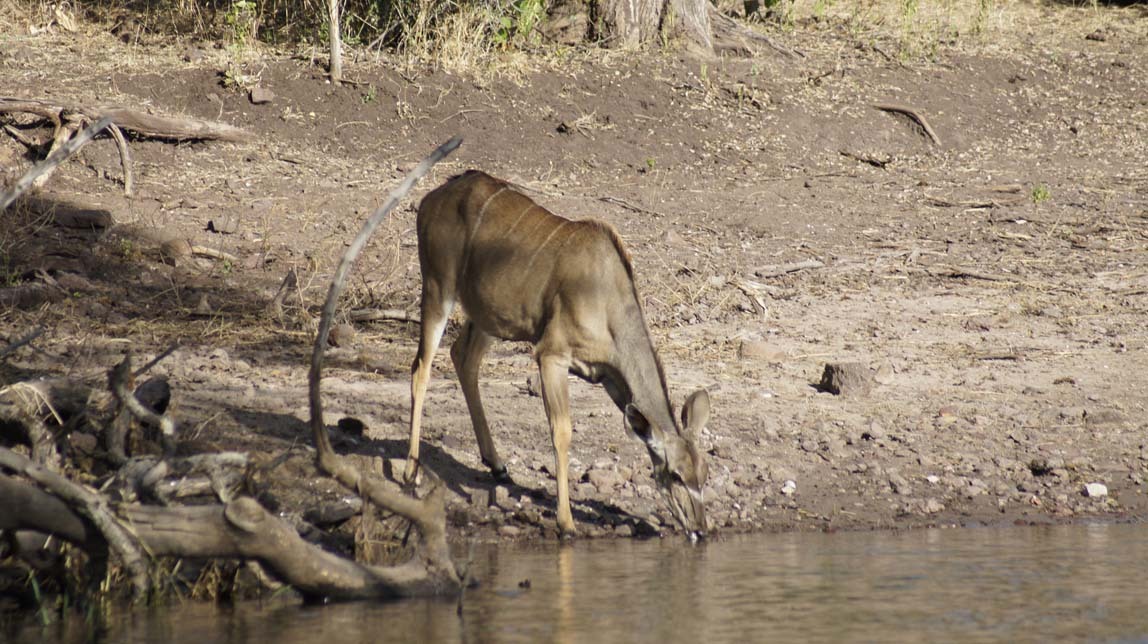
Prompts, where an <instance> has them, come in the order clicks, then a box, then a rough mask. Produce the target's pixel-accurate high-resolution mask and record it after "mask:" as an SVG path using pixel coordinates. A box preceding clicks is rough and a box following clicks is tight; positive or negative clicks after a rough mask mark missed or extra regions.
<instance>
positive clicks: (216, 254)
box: [191, 246, 239, 264]
mask: <svg viewBox="0 0 1148 644" xmlns="http://www.w3.org/2000/svg"><path fill="white" fill-rule="evenodd" d="M191 254H192V255H198V256H200V257H208V258H210V259H218V260H220V261H224V262H231V263H232V264H234V263H236V262H238V261H239V258H238V257H236V256H235V255H232V254H231V253H225V252H223V251H221V250H216V249H214V248H211V247H209V246H192V247H191Z"/></svg>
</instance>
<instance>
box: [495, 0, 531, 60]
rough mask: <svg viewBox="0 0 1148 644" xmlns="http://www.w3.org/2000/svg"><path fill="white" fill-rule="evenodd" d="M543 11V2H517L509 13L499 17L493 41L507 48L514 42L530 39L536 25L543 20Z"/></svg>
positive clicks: (518, 0)
mask: <svg viewBox="0 0 1148 644" xmlns="http://www.w3.org/2000/svg"><path fill="white" fill-rule="evenodd" d="M543 11H544V7H543V4H542V0H515V2H514V3H513V4H512V5H510V10H509V12H508V13H507V14H505V15H503V16H501V17H499V19H498V29H497V30H496V31H495V32H494V35H493V36H492V37H491V40H492V41H493V42H494V44H495V45H498V46H500V47H503V48H505V47H507V46H509V45H510V44H511V43H512V42H513V41H514V40H523V39H529V38H530V37H531V34H532V32H533V30H534V27H535V25H537V24H538V22H539V21H540V20H541V19H542V15H543Z"/></svg>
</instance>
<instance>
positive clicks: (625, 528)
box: [614, 523, 634, 537]
mask: <svg viewBox="0 0 1148 644" xmlns="http://www.w3.org/2000/svg"><path fill="white" fill-rule="evenodd" d="M614 534H615V535H617V536H619V537H632V536H634V526H632V525H630V524H629V523H623V524H621V525H619V526H618V527H616V528H614Z"/></svg>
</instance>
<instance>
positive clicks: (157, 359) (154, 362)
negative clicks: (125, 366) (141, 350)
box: [132, 342, 179, 378]
mask: <svg viewBox="0 0 1148 644" xmlns="http://www.w3.org/2000/svg"><path fill="white" fill-rule="evenodd" d="M178 348H179V343H178V342H176V343H175V344H173V345H171V346H170V347H168V348H166V349H164V351H163V353H161V354H159V355H158V356H156V357H154V358H152V359H151V360H149V361H148V362H147V364H145V365H144V366H142V367H140V368H139V369H136V370H135V371H133V372H132V377H133V378H135V377H137V376H142V375H143V374H145V373H147V371H148V370H149V369H151V368H152V367H154V366H156V365H157V364H159V363H160V361H161V360H163V359H164V358H166V357H168V356H170V355H171V354H173V353H175V350H176V349H178Z"/></svg>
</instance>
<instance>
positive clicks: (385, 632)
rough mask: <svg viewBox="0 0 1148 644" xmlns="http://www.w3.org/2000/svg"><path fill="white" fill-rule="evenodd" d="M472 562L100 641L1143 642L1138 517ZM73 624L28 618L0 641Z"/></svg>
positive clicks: (143, 616)
mask: <svg viewBox="0 0 1148 644" xmlns="http://www.w3.org/2000/svg"><path fill="white" fill-rule="evenodd" d="M473 566H474V569H475V570H476V571H477V573H478V575H479V576H480V578H481V579H482V580H483V581H484V583H483V584H482V586H480V587H479V588H477V589H473V590H470V591H468V592H467V594H466V596H465V598H464V600H463V601H462V603H461V609H460V606H459V604H458V603H457V602H454V601H449V602H444V601H405V602H398V603H390V604H368V603H355V604H344V605H335V606H325V607H301V606H299V605H298V604H293V603H286V602H277V603H263V604H245V605H242V606H238V607H230V608H217V607H210V606H201V605H190V606H184V607H179V608H174V609H172V608H165V609H159V610H152V611H136V612H132V613H127V614H124V615H123V616H122V617H120V618H118V620H117V623H116V624H115V625H114V626H113V627H112V630H111V631H110V632H108V633H106V634H105V635H104V636H103V637H102V638H101V639H103V640H105V641H114V642H186V643H194V644H207V643H209V642H272V643H274V644H294V643H296V642H300V643H301V642H327V643H331V644H334V643H335V642H385V641H394V642H424V641H427V642H429V641H445V642H456V641H457V642H463V641H465V642H628V641H633V642H638V641H656V642H676V641H688V642H699V643H700V642H719V641H737V642H741V641H745V642H763V641H767V640H773V641H780V642H795V641H802V642H805V641H845V640H848V641H857V640H861V641H875V642H891V641H960V642H971V641H1072V640H1089V641H1145V642H1148V526H1134V525H1091V526H1057V527H1034V528H1007V529H989V528H980V529H978V528H970V529H960V530H927V531H912V532H901V533H892V532H868V533H839V534H831V535H826V534H786V535H767V536H761V535H759V536H744V537H730V538H728V539H724V540H720V541H715V542H712V543H708V544H705V545H703V546H700V547H692V546H690V545H689V544H687V543H685V542H684V541H679V540H676V539H670V540H664V541H650V542H641V541H611V542H583V543H576V544H574V545H571V546H559V545H557V544H550V545H547V546H544V547H539V546H533V547H524V546H508V547H497V548H496V547H490V548H484V549H479V550H477V551H476V552H475V553H474V563H473ZM526 580H529V584H528V585H527V584H525V583H522V582H525V581H526ZM526 586H528V587H526ZM82 632H83V628H82V625H80V624H57V625H53V626H49V627H46V628H45V627H40V626H26V627H24V628H22V629H15V632H13V631H12V630H11V629H10V630H9V632H8V633H7V634H6V635H7V636H6V637H4V638H3V639H10V638H11V639H15V641H18V642H42V641H64V640H70V639H76V638H77V637H79V635H80V634H81V633H82Z"/></svg>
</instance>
